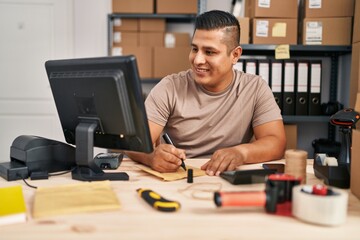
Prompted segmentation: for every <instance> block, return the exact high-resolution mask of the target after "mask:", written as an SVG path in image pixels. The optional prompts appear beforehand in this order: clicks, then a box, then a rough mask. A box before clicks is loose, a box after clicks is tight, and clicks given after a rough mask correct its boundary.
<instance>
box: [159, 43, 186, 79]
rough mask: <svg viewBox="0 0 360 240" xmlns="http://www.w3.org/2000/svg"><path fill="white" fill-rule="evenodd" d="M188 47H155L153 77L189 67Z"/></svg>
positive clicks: (163, 75)
mask: <svg viewBox="0 0 360 240" xmlns="http://www.w3.org/2000/svg"><path fill="white" fill-rule="evenodd" d="M189 53H190V46H189V47H175V48H165V47H155V48H154V78H163V77H165V76H167V75H169V74H173V73H178V72H181V71H185V70H187V69H189V67H190V63H189Z"/></svg>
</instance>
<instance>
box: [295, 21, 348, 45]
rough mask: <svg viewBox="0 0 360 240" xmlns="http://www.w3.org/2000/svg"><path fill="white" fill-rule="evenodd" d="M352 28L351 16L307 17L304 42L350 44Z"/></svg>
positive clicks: (310, 43)
mask: <svg viewBox="0 0 360 240" xmlns="http://www.w3.org/2000/svg"><path fill="white" fill-rule="evenodd" d="M321 29H322V30H321ZM351 30H352V18H351V17H344V18H305V19H304V23H303V31H302V43H303V44H304V45H314V44H316V45H318V44H321V45H350V44H351Z"/></svg>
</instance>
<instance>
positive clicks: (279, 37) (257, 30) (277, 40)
mask: <svg viewBox="0 0 360 240" xmlns="http://www.w3.org/2000/svg"><path fill="white" fill-rule="evenodd" d="M297 26H298V22H297V19H295V18H254V19H253V20H252V34H251V35H252V43H254V44H297Z"/></svg>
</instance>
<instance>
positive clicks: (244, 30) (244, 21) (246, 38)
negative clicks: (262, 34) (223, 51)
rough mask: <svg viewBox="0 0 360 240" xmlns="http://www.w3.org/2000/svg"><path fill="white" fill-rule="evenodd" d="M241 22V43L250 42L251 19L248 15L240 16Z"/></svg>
mask: <svg viewBox="0 0 360 240" xmlns="http://www.w3.org/2000/svg"><path fill="white" fill-rule="evenodd" d="M238 21H239V23H240V44H248V43H250V19H249V18H248V17H244V18H241V17H239V18H238Z"/></svg>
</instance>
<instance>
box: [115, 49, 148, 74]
mask: <svg viewBox="0 0 360 240" xmlns="http://www.w3.org/2000/svg"><path fill="white" fill-rule="evenodd" d="M112 55H113V56H119V55H135V57H136V62H137V65H138V69H139V75H140V78H152V77H153V72H152V71H153V70H152V69H153V65H152V63H153V62H152V59H153V49H152V48H151V47H141V46H140V47H136V46H119V47H113V48H112Z"/></svg>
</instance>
